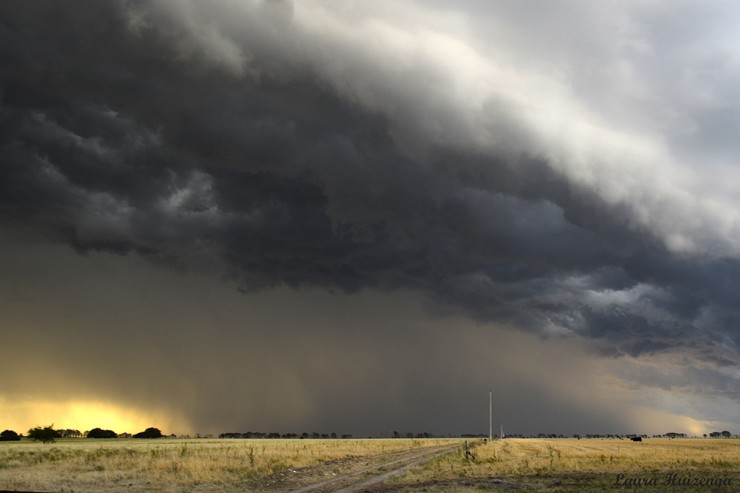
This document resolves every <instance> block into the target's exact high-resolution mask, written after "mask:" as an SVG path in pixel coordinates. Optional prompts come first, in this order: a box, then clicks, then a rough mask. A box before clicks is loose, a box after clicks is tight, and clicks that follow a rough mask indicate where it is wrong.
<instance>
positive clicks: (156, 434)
mask: <svg viewBox="0 0 740 493" xmlns="http://www.w3.org/2000/svg"><path fill="white" fill-rule="evenodd" d="M83 436H84V437H85V438H162V437H163V436H164V435H162V432H161V431H160V430H159V428H147V429H146V430H144V431H141V432H139V433H136V434H134V435H131V434H129V433H121V434H120V435H119V434H118V433H116V432H115V431H113V430H103V429H102V428H93V429H92V430H90V431H88V432H86V433H84V434H83V433H81V432H80V431H79V430H70V429H60V430H55V429H54V425H48V426H36V427H34V428H31V429H30V430H28V433H27V434H26V437H25V438H28V439H31V440H34V441H38V442H43V443H49V442H53V441H55V440H56V439H57V438H82V437H83ZM21 438H23V435H22V434H19V433H16V432H15V431H13V430H5V431H2V432H0V442H11V441H19V440H20V439H21Z"/></svg>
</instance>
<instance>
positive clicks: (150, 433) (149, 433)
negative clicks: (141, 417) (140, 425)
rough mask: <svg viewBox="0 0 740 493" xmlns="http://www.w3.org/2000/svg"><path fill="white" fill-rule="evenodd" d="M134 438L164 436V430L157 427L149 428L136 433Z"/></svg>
mask: <svg viewBox="0 0 740 493" xmlns="http://www.w3.org/2000/svg"><path fill="white" fill-rule="evenodd" d="M134 438H162V432H161V431H159V429H157V428H147V429H146V430H144V431H141V432H139V433H137V434H136V435H134Z"/></svg>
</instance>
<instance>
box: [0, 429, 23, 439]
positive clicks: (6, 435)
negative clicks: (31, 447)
mask: <svg viewBox="0 0 740 493" xmlns="http://www.w3.org/2000/svg"><path fill="white" fill-rule="evenodd" d="M20 439H21V437H20V435H18V433H16V432H14V431H13V430H5V431H3V432H1V433H0V442H17V441H18V440H20Z"/></svg>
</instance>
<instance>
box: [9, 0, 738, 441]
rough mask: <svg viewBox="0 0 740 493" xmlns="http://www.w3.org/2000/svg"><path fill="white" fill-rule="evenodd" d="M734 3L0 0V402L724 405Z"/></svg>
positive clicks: (664, 426) (437, 421) (251, 406)
mask: <svg viewBox="0 0 740 493" xmlns="http://www.w3.org/2000/svg"><path fill="white" fill-rule="evenodd" d="M738 22H740V5H738V4H736V3H734V2H724V1H705V0H702V1H699V0H696V1H681V0H678V1H673V0H672V1H670V2H668V1H658V0H654V1H639V2H638V1H634V2H630V1H628V2H625V1H621V0H620V1H599V2H592V1H575V0H574V1H563V2H536V1H520V0H510V1H503V0H502V1H495V2H490V1H483V0H479V1H473V0H468V1H454V2H453V1H443V0H434V1H421V0H418V1H411V0H372V1H360V0H358V1H352V2H337V1H330V0H305V1H300V2H290V1H278V0H207V1H206V0H152V1H138V0H104V1H100V0H74V1H64V2H57V1H52V0H47V1H41V0H38V1H31V2H1V3H0V313H1V314H2V319H1V320H0V324H1V325H0V330H1V331H2V346H1V347H2V348H3V349H2V351H3V356H2V358H0V374H2V375H3V378H1V379H0V417H2V419H3V420H4V421H3V422H0V428H3V429H4V428H16V429H18V430H19V431H22V432H25V430H27V429H28V427H30V426H33V425H36V424H48V423H55V424H56V425H57V426H62V427H78V428H84V429H90V428H93V427H96V426H100V427H115V428H117V429H116V430H115V431H118V432H123V431H129V432H135V431H141V430H137V429H136V428H137V427H141V429H143V427H146V426H158V427H160V428H161V429H162V430H163V431H164V432H166V433H195V432H201V433H219V432H224V431H248V430H259V431H277V432H283V433H285V432H298V433H301V432H304V431H306V432H313V431H317V432H337V433H340V434H341V433H352V434H355V435H365V434H370V435H377V434H380V433H385V434H387V433H389V432H390V431H392V430H397V431H399V432H402V433H405V432H407V431H412V432H423V431H428V432H432V433H438V434H446V433H487V432H488V392H489V391H492V392H493V395H494V409H495V412H494V414H495V417H494V422H495V423H496V429H497V431H498V425H499V424H503V425H504V427H505V430H506V431H508V432H510V433H540V432H544V433H564V434H571V433H583V434H585V433H665V432H669V431H678V432H686V433H692V434H695V433H708V432H710V431H715V430H717V431H721V430H725V429H727V430H730V431H731V432H733V433H738V432H740V419H739V418H738V414H737V408H738V405H739V404H740V355H738V349H739V347H740V311H738V308H739V307H740V167H739V166H740V163H738V157H740V91H738V87H740V31H739V30H738V29H737V25H738ZM121 428H125V429H121Z"/></svg>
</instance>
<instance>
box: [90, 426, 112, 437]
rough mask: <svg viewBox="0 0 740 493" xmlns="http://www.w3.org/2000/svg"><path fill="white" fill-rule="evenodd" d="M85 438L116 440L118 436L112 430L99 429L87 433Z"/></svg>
mask: <svg viewBox="0 0 740 493" xmlns="http://www.w3.org/2000/svg"><path fill="white" fill-rule="evenodd" d="M87 438H118V435H117V434H116V432H115V431H113V430H101V429H100V428H93V429H92V430H90V431H88V432H87Z"/></svg>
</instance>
